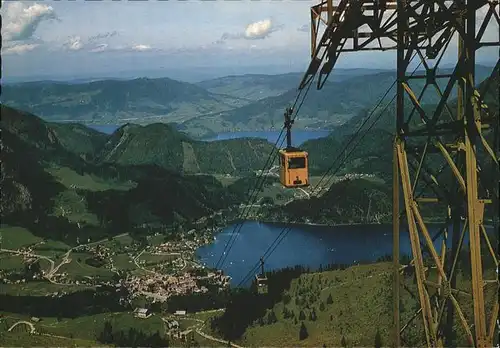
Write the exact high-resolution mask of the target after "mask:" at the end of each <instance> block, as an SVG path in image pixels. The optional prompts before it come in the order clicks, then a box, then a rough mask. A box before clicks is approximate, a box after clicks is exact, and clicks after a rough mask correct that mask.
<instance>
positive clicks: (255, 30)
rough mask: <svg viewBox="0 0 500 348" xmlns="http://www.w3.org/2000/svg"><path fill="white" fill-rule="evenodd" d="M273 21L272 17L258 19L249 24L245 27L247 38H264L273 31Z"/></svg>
mask: <svg viewBox="0 0 500 348" xmlns="http://www.w3.org/2000/svg"><path fill="white" fill-rule="evenodd" d="M272 27H273V23H272V22H271V20H270V19H265V20H263V21H258V22H255V23H252V24H249V25H247V28H246V29H245V38H246V39H262V38H264V37H266V36H267V35H269V34H270V33H271V29H272Z"/></svg>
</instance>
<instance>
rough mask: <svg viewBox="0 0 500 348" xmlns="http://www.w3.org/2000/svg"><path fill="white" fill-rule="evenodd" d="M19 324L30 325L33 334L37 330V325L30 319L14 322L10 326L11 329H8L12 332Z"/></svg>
mask: <svg viewBox="0 0 500 348" xmlns="http://www.w3.org/2000/svg"><path fill="white" fill-rule="evenodd" d="M18 325H27V326H29V328H30V333H31V334H34V333H35V331H36V330H35V325H33V324H32V323H30V322H29V321H25V320H20V321H18V322H17V323H14V324H13V325H12V326H11V327H9V329H8V330H7V331H9V332H11V331H12V330H13V329H14V328H15V327H16V326H18Z"/></svg>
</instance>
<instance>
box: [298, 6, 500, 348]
mask: <svg viewBox="0 0 500 348" xmlns="http://www.w3.org/2000/svg"><path fill="white" fill-rule="evenodd" d="M325 15H326V16H325ZM325 17H326V18H325ZM321 24H323V28H324V31H323V33H322V35H320V28H321ZM488 25H490V26H494V27H495V29H497V32H496V33H498V34H497V35H495V36H496V37H495V38H493V39H487V38H485V31H486V29H487V26H488ZM499 28H500V17H499V5H498V1H497V0H495V1H491V0H475V1H471V0H456V1H446V0H441V1H430V0H420V1H412V0H401V1H398V2H396V1H383V0H371V1H364V0H339V1H333V0H327V1H323V2H322V3H320V4H319V5H316V6H314V7H312V8H311V35H312V40H311V50H312V60H311V64H310V65H309V68H308V70H307V72H306V75H305V77H304V79H303V81H302V83H301V87H300V88H304V87H305V86H306V85H307V83H308V82H310V81H311V80H312V79H313V78H314V77H315V75H316V74H317V73H319V78H318V89H319V88H321V87H322V86H323V84H324V83H325V81H326V78H327V77H328V75H329V74H330V73H331V71H332V69H333V67H334V65H335V63H336V61H337V59H338V58H339V56H340V54H341V53H344V52H356V51H372V50H379V51H383V50H395V51H396V52H397V83H396V86H397V92H396V93H397V97H396V134H395V142H394V163H393V168H394V176H393V180H394V183H393V185H394V190H393V196H394V197H393V199H394V205H393V207H394V211H393V225H394V234H393V235H394V253H393V258H394V267H395V268H394V269H395V272H394V329H395V330H394V332H395V335H394V341H393V343H394V345H395V346H400V345H401V343H404V342H401V337H402V334H403V333H404V329H405V328H406V327H408V324H406V325H404V326H403V327H402V328H401V327H400V317H399V312H400V308H399V304H400V286H401V282H402V281H404V279H402V278H404V277H401V275H400V274H401V270H402V269H405V271H408V269H411V270H413V274H414V276H415V278H416V288H417V290H418V291H417V292H418V295H417V297H418V303H419V307H420V308H419V310H418V311H417V312H416V313H415V315H414V316H413V318H412V320H413V319H415V318H416V317H420V318H421V319H422V322H421V323H422V325H423V328H424V331H425V336H426V337H425V342H426V344H427V346H443V345H453V344H454V343H453V332H454V330H455V329H456V328H455V329H454V328H453V326H454V325H455V326H457V325H458V326H460V327H461V328H459V329H457V330H462V332H463V333H464V335H465V336H466V337H468V339H469V342H470V344H473V345H474V346H476V347H492V346H493V342H494V333H495V328H496V325H495V324H496V320H497V318H498V311H499V309H498V300H497V297H496V296H497V295H496V294H497V293H498V284H499V283H498V272H497V269H498V259H499V256H498V250H497V251H495V246H494V245H492V243H491V240H490V239H491V237H490V236H489V234H488V233H487V231H486V227H485V224H486V223H490V221H493V224H495V223H497V222H498V220H497V218H496V216H497V215H498V182H499V181H498V178H499V175H498V171H499V166H498V158H499V153H500V149H499V146H498V141H499V117H498V109H497V108H498V85H499V79H498V71H499V66H500V60H499V59H498V58H499V55H500V54H499V53H500V52H498V51H497V52H498V53H495V52H493V54H496V55H497V56H496V57H495V58H496V59H497V63H496V66H495V68H494V69H493V72H492V74H491V76H490V78H489V79H488V80H487V81H488V82H487V83H483V84H481V85H480V86H478V85H477V84H478V83H479V82H481V81H478V80H477V79H476V77H475V71H476V51H478V50H479V49H481V48H484V47H490V48H489V49H490V50H491V49H492V48H491V47H496V48H500V29H499ZM453 44H456V48H455V50H456V51H455V53H454V57H456V58H455V62H454V64H453V67H451V68H448V71H446V69H444V70H443V69H441V68H440V66H439V65H440V63H441V61H442V58H443V56H444V54H445V53H447V52H450V50H451V49H453V48H454V47H452V46H453ZM414 56H416V57H418V58H419V59H418V60H419V61H420V64H419V66H420V65H421V66H422V67H423V68H424V73H420V72H417V74H416V75H413V74H410V73H409V72H408V70H410V69H409V66H410V64H411V61H412V59H413V57H414ZM418 81H420V84H421V85H420V88H416V87H414V88H412V87H411V85H418ZM419 89H420V90H419ZM429 89H434V90H435V94H434V96H435V101H434V103H432V104H433V105H434V107H433V108H432V110H430V107H427V106H426V107H424V106H423V105H424V103H422V101H423V100H425V98H424V97H425V96H426V95H428V94H429V91H428V90H429ZM492 89H493V90H492ZM417 90H419V91H417ZM454 90H455V91H456V95H455V96H454V97H453V98H452V92H453V91H454ZM488 93H490V94H488ZM495 94H496V97H495ZM488 95H492V96H493V99H495V98H496V101H495V103H496V105H495V106H493V108H491V107H490V108H488V103H489V102H491V100H488V98H487V97H486V96H488ZM452 99H455V104H454V105H452V103H451V101H452ZM490 99H491V98H490ZM400 210H402V214H401V212H400ZM401 216H403V217H404V218H405V220H406V223H405V224H406V225H407V228H408V233H409V236H410V241H411V248H412V261H411V263H410V265H404V266H403V267H400V264H399V255H400V250H399V236H400V223H401V221H400V218H401ZM439 216H440V217H441V219H440V221H439V222H440V224H441V227H440V228H439V229H437V233H436V234H435V235H434V236H433V235H431V234H432V228H431V227H430V224H429V221H430V220H431V219H437V218H438V217H439ZM485 222H486V223H485ZM450 235H451V238H450ZM467 239H468V241H469V246H468V248H467V246H466V244H467V243H466V242H465V241H466V240H467ZM436 241H438V242H440V243H441V245H436ZM497 249H498V248H497ZM464 255H465V256H466V257H465V259H464ZM466 268H469V271H470V273H471V276H470V278H471V279H467V280H460V282H461V283H460V284H459V281H458V280H457V279H458V278H459V276H458V275H457V274H458V270H459V269H461V270H462V271H464V269H466ZM495 273H497V275H495ZM462 278H464V277H462Z"/></svg>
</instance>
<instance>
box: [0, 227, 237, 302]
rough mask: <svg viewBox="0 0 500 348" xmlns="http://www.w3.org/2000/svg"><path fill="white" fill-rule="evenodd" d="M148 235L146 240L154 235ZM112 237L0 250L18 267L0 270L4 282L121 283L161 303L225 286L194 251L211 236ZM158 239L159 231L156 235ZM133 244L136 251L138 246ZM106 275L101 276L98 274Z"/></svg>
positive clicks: (136, 294)
mask: <svg viewBox="0 0 500 348" xmlns="http://www.w3.org/2000/svg"><path fill="white" fill-rule="evenodd" d="M158 236H159V235H153V236H151V237H149V238H148V239H152V238H155V237H158ZM124 237H128V236H125V235H121V236H118V237H117V238H115V239H112V240H110V239H106V240H102V241H98V242H92V241H88V243H87V244H80V245H78V246H75V247H73V248H70V249H69V250H67V251H66V252H65V253H64V254H62V253H59V254H55V253H54V255H51V256H47V252H46V250H43V255H40V254H42V251H41V249H37V248H40V246H42V245H44V244H45V242H43V241H42V242H39V243H37V244H36V245H31V246H27V247H24V248H19V249H17V250H8V249H2V250H1V251H2V253H3V254H4V255H5V254H7V255H8V257H11V258H14V257H15V258H19V259H22V260H19V261H22V263H23V264H24V265H25V266H24V269H22V268H18V269H16V270H14V269H13V270H10V271H6V270H3V271H2V272H1V274H0V276H1V277H0V278H1V281H2V282H3V283H4V284H9V283H11V284H12V283H14V284H19V283H25V282H28V281H37V280H38V281H44V280H45V281H49V282H50V283H53V284H58V285H74V286H99V285H100V286H114V287H124V288H125V289H126V290H127V293H128V294H129V295H130V297H131V298H137V297H141V296H144V297H147V298H152V299H153V301H155V302H156V301H159V302H165V301H167V300H168V298H170V297H171V296H174V295H188V294H193V293H206V292H208V291H209V289H210V290H215V291H218V290H220V289H224V288H227V287H228V286H229V280H230V277H229V276H224V275H223V274H222V273H221V272H220V271H209V270H208V269H206V268H205V267H204V266H203V265H201V264H200V263H199V262H198V261H197V260H196V256H195V251H196V249H197V248H198V247H200V246H201V245H203V244H207V243H209V242H211V241H212V240H213V237H212V236H211V235H210V234H207V235H197V234H196V233H195V231H194V230H192V231H188V232H187V233H186V234H185V236H183V237H182V238H180V240H175V241H172V240H169V241H165V242H163V243H152V242H151V240H150V241H148V242H150V243H148V244H147V245H145V246H144V245H138V244H137V243H135V242H134V241H131V242H130V243H128V244H127V243H121V242H120V241H121V239H120V238H124ZM160 237H161V235H160ZM138 246H140V247H141V248H142V250H140V251H139V250H138ZM106 272H107V274H109V275H111V276H104V274H106Z"/></svg>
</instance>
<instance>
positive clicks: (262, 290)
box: [255, 257, 268, 295]
mask: <svg viewBox="0 0 500 348" xmlns="http://www.w3.org/2000/svg"><path fill="white" fill-rule="evenodd" d="M260 267H261V271H260V274H256V275H255V280H256V284H255V285H256V286H257V293H258V294H259V295H265V294H267V291H268V289H267V277H266V273H265V272H264V259H263V258H262V257H261V258H260Z"/></svg>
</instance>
